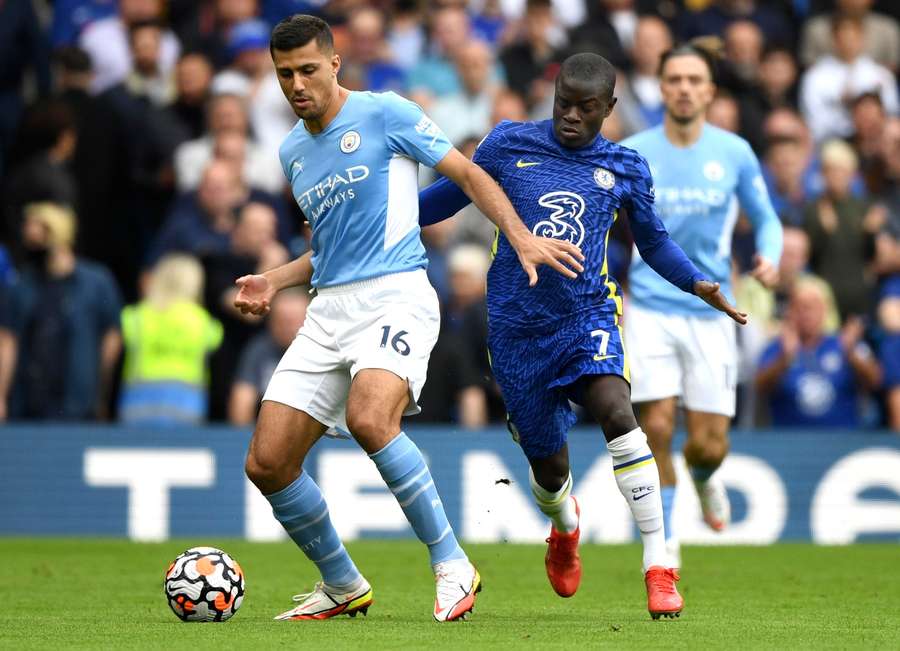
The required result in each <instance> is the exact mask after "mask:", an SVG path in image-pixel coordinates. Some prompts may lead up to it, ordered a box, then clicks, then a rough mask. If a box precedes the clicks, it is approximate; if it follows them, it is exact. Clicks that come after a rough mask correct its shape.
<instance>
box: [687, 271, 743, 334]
mask: <svg viewBox="0 0 900 651" xmlns="http://www.w3.org/2000/svg"><path fill="white" fill-rule="evenodd" d="M694 293H695V294H696V295H697V296H699V297H700V298H702V299H703V300H704V301H706V302H707V303H709V304H710V305H711V306H712V307H714V308H716V309H717V310H719V312H724V313H725V314H727V315H728V316H730V317H731V318H732V319H734V320H735V321H737V322H738V323H740V324H741V325H746V323H747V314H746V313H744V312H739V311H738V309H737V308H736V307H735V306H734V305H732V304H731V303H729V302H728V299H727V298H725V294H723V293H722V292H721V291H720V290H719V283H712V282H710V281H708V280H698V281H697V282H695V283H694Z"/></svg>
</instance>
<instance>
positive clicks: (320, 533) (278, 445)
mask: <svg viewBox="0 0 900 651" xmlns="http://www.w3.org/2000/svg"><path fill="white" fill-rule="evenodd" d="M271 52H272V58H273V60H274V63H275V73H276V75H277V76H278V80H279V83H280V84H281V89H282V91H283V92H284V95H285V97H286V98H287V100H288V101H289V102H290V105H291V107H292V108H293V110H294V113H295V114H296V115H297V116H298V117H299V118H300V122H298V123H297V125H296V126H295V127H294V129H293V130H292V131H291V133H290V134H288V136H287V138H286V139H285V141H284V143H283V144H282V145H281V149H280V152H279V154H280V158H281V163H282V166H283V168H284V173H285V176H287V178H288V180H289V181H290V183H291V187H292V190H293V193H294V197H295V198H296V200H297V203H298V204H299V205H300V208H301V209H302V210H303V213H304V215H305V216H306V218H307V220H308V221H309V223H310V226H311V228H312V246H311V249H312V251H311V254H307V255H304V256H303V257H301V258H299V259H297V260H295V261H293V262H290V263H288V264H286V265H283V266H281V267H277V268H275V269H273V270H271V271H268V272H266V273H264V274H259V275H249V276H244V277H242V278H239V279H238V280H237V284H238V286H239V287H240V291H239V293H238V296H237V298H236V300H235V305H236V306H238V307H239V308H241V309H242V310H243V311H245V312H251V313H254V314H263V313H265V312H266V311H268V306H269V302H270V301H271V299H272V297H273V296H274V295H275V293H276V292H277V291H278V290H280V289H282V288H285V287H289V286H293V285H299V284H305V283H308V282H310V277H311V284H312V286H313V287H314V288H315V290H316V297H315V298H314V299H313V300H312V302H311V303H310V305H309V310H308V318H307V320H306V322H305V324H304V326H303V328H301V330H300V332H299V334H298V336H297V338H296V339H295V340H294V343H293V344H291V346H290V347H289V348H288V350H287V352H286V353H285V355H284V357H283V358H282V360H281V362H280V363H279V365H278V368H277V369H276V370H275V373H274V375H273V377H272V380H271V381H270V383H269V386H268V388H267V390H266V393H265V396H264V397H263V404H262V407H261V409H260V413H259V419H258V421H257V426H256V431H255V432H254V434H253V440H252V441H251V443H250V451H249V454H248V456H247V468H246V470H247V475H248V476H249V478H250V480H251V481H252V482H253V483H254V484H255V485H256V486H257V487H258V488H259V489H260V491H261V492H262V493H263V494H264V495H265V496H266V498H267V499H268V500H269V502H270V503H271V504H272V506H273V510H274V513H275V517H276V518H278V520H279V521H280V522H281V523H282V525H284V527H285V529H287V531H288V533H289V534H291V536H292V538H293V540H294V542H295V543H297V545H298V546H299V547H300V549H302V550H303V552H304V553H305V554H306V555H307V557H308V558H309V559H310V560H312V561H313V562H314V563H315V564H316V565H317V566H318V568H319V570H320V571H321V573H322V581H321V582H320V583H318V584H317V585H316V587H315V589H314V590H313V591H312V592H310V593H309V594H306V595H303V596H302V597H300V598H298V601H299V602H300V603H299V604H298V605H297V606H296V607H295V608H292V609H291V610H289V611H287V612H285V613H283V614H281V615H279V616H278V618H277V619H282V620H301V619H325V618H328V617H333V616H335V615H339V614H341V613H347V614H351V615H352V614H355V613H357V612H360V611H361V612H366V610H367V609H368V607H369V605H370V604H371V603H372V589H371V586H370V585H369V583H368V581H366V579H365V578H363V576H362V574H360V572H359V571H358V570H357V569H356V566H355V565H354V564H353V561H352V560H351V559H350V556H349V555H348V554H347V551H346V550H345V549H344V546H343V544H342V543H341V541H340V539H339V538H338V535H337V532H336V531H335V530H334V527H333V526H332V524H331V520H330V519H329V517H328V507H327V506H326V505H325V501H324V498H323V497H322V494H321V492H320V491H319V488H318V486H316V484H315V482H314V481H313V479H312V478H311V477H310V476H309V475H308V474H306V473H305V472H303V471H302V469H301V468H302V463H303V460H304V458H305V457H306V454H307V452H308V451H309V449H310V448H311V447H312V446H313V445H314V444H315V443H316V441H317V440H318V439H319V438H320V437H321V436H322V435H323V434H325V433H326V432H331V433H334V432H335V431H337V432H349V433H350V434H352V436H353V437H354V438H355V439H356V441H357V442H358V443H359V444H360V446H361V447H362V448H363V449H364V450H365V451H366V452H367V453H368V454H369V455H370V457H371V458H372V461H373V462H374V463H375V466H376V467H377V468H378V471H379V472H380V473H381V476H382V477H383V478H384V480H385V482H386V483H387V485H388V487H389V488H390V489H391V491H392V492H393V493H394V495H395V496H396V498H397V499H398V501H399V502H400V506H401V507H402V509H403V511H404V513H405V515H406V517H407V519H408V520H409V521H410V524H411V525H412V528H413V530H414V531H415V533H416V535H417V536H418V538H419V540H421V541H422V542H423V543H425V544H426V545H427V546H428V551H429V555H430V558H431V564H432V568H433V570H434V573H435V580H436V583H437V598H436V600H435V605H434V618H435V619H436V620H438V621H450V620H455V619H460V618H462V617H464V616H465V615H466V613H468V612H469V611H471V610H472V607H473V605H474V603H475V594H476V593H477V592H478V590H479V589H480V588H481V577H480V576H479V574H478V572H477V571H476V570H475V567H474V566H473V565H472V563H470V562H469V559H468V558H467V557H466V555H465V553H464V552H463V550H462V549H461V548H460V546H459V544H458V543H457V540H456V537H455V536H454V534H453V530H452V528H451V527H450V524H449V522H448V520H447V516H446V514H445V513H444V507H443V505H442V503H441V500H440V497H438V493H437V490H436V488H435V485H434V481H433V480H432V478H431V472H430V471H429V469H428V467H427V466H426V464H425V460H424V458H423V457H422V454H421V453H420V452H419V449H418V448H417V447H416V445H415V444H414V443H413V442H412V440H410V439H409V438H407V437H406V435H405V434H403V432H402V431H401V426H400V422H401V417H402V416H403V415H404V414H406V415H411V414H415V413H418V412H419V407H418V405H417V404H416V401H417V400H418V397H419V393H420V391H421V389H422V384H423V383H424V381H425V373H426V369H427V366H428V357H429V354H430V352H431V349H432V347H433V346H434V344H435V341H436V340H437V336H438V326H439V322H440V315H439V309H438V301H437V296H436V294H435V292H434V289H432V287H431V285H430V284H429V283H428V280H427V276H426V274H425V267H426V265H427V259H426V257H425V250H424V247H423V246H422V242H421V239H420V235H419V226H418V220H417V214H416V212H417V207H416V200H417V174H418V165H419V163H423V164H425V165H428V166H430V167H434V168H435V169H436V170H437V171H438V172H440V173H441V174H443V175H445V176H447V177H449V178H451V179H453V180H454V181H456V183H458V184H459V185H460V186H461V187H462V188H464V189H465V192H466V194H467V196H469V197H471V198H472V200H474V202H475V203H476V204H477V205H478V207H479V208H480V209H481V210H482V211H483V212H484V213H485V214H486V215H487V216H488V217H489V218H490V219H491V220H492V221H494V222H495V223H496V224H497V226H498V227H499V228H500V230H502V231H503V232H504V234H505V235H506V237H507V238H508V241H509V242H511V243H512V246H513V247H514V248H515V251H516V255H518V258H519V260H520V262H521V265H522V267H523V268H524V269H525V271H526V273H527V274H528V277H529V279H530V281H531V283H532V284H533V283H534V282H536V281H537V269H536V267H537V266H538V265H540V264H548V265H550V266H552V267H554V268H555V269H557V270H558V271H559V272H560V273H563V274H565V275H567V276H570V277H576V276H577V274H576V271H581V265H580V263H579V262H578V259H579V258H580V257H581V254H580V251H579V249H578V248H577V247H576V246H574V245H573V244H571V243H568V242H562V241H559V240H552V239H544V238H539V237H535V236H534V235H532V234H531V233H530V232H529V231H528V230H527V229H526V228H525V226H524V225H523V223H522V221H521V220H520V219H519V217H518V215H517V214H516V212H515V210H514V209H513V207H512V205H511V204H510V203H509V200H508V199H507V198H506V196H505V195H504V194H503V192H502V191H501V190H500V189H499V188H498V187H497V185H496V184H495V183H494V181H493V180H492V179H491V178H490V177H489V176H488V175H487V174H485V173H484V171H483V170H482V169H481V168H479V167H478V166H476V165H474V164H473V163H472V162H471V161H469V160H468V159H467V158H466V157H465V156H463V155H462V154H461V153H460V152H459V151H457V150H456V149H454V148H453V147H452V146H451V145H450V142H449V141H448V140H447V138H446V136H445V135H444V134H443V133H442V132H441V130H440V129H439V128H438V127H437V126H436V125H435V124H434V123H433V122H432V121H431V120H430V119H429V118H428V117H427V116H426V115H425V114H424V113H423V112H422V109H421V108H419V107H418V106H417V105H416V104H414V103H412V102H409V101H407V100H405V99H402V98H401V97H399V96H397V95H395V94H394V93H383V94H378V93H367V92H350V91H348V90H347V89H346V88H343V87H341V86H340V85H339V84H338V82H337V75H338V72H339V70H340V67H341V58H340V56H339V55H337V54H335V52H334V46H333V40H332V36H331V30H330V28H329V27H328V25H327V23H325V22H324V21H322V20H320V19H319V18H315V17H313V16H305V15H296V16H293V17H291V18H288V19H285V20H284V21H282V22H281V23H279V24H278V25H277V26H276V27H275V29H274V30H273V31H272V40H271ZM573 269H574V271H573Z"/></svg>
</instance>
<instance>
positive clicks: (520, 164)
mask: <svg viewBox="0 0 900 651" xmlns="http://www.w3.org/2000/svg"><path fill="white" fill-rule="evenodd" d="M532 165H540V163H530V162H526V161H523V160H522V159H521V158H520V159H519V160H517V161H516V167H531V166H532Z"/></svg>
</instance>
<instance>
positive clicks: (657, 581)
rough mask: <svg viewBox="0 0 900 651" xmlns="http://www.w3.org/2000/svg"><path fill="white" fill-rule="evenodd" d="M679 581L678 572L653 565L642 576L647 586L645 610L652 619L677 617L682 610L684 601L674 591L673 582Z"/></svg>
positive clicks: (676, 591)
mask: <svg viewBox="0 0 900 651" xmlns="http://www.w3.org/2000/svg"><path fill="white" fill-rule="evenodd" d="M679 579H681V577H680V576H678V571H677V570H673V569H669V568H666V567H661V566H659V565H653V566H651V567H650V569H649V570H647V573H646V574H645V575H644V583H645V584H646V585H647V610H649V611H650V616H651V617H652V618H653V619H659V618H660V617H670V618H671V617H678V616H679V615H680V614H681V609H682V608H684V599H682V598H681V595H680V594H678V590H676V589H675V582H676V581H678V580H679Z"/></svg>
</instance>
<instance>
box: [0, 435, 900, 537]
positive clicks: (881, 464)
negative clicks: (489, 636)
mask: <svg viewBox="0 0 900 651" xmlns="http://www.w3.org/2000/svg"><path fill="white" fill-rule="evenodd" d="M408 433H409V435H410V436H411V437H412V438H413V439H414V440H415V441H416V443H417V444H418V445H419V447H420V448H421V449H422V451H423V452H424V454H425V455H426V457H427V458H428V461H429V463H430V465H431V467H432V472H433V475H434V478H435V482H436V484H437V486H438V490H439V491H440V493H441V497H442V499H443V502H444V505H445V507H446V510H447V514H448V516H449V517H450V520H451V522H452V523H453V525H454V527H455V528H456V530H457V532H458V533H459V534H460V536H461V537H462V538H464V539H466V540H469V541H479V542H491V541H509V542H540V541H543V539H544V538H545V537H546V535H547V523H546V520H545V518H544V517H543V516H542V515H541V513H540V512H538V511H537V509H536V508H535V507H534V506H533V504H532V501H531V496H530V492H529V489H528V475H527V466H526V464H525V461H524V457H523V456H522V454H521V452H520V451H519V449H518V448H517V447H516V445H515V444H514V443H513V442H512V441H511V440H510V437H509V435H508V434H507V433H506V431H505V430H504V429H502V428H492V429H487V430H484V431H479V432H464V431H459V430H456V429H453V428H449V427H434V428H429V427H417V428H413V429H411V430H409V432H408ZM249 437H250V433H249V431H246V430H241V429H232V428H226V427H209V428H184V429H181V428H175V429H165V430H163V429H159V430H147V429H139V428H122V427H112V426H98V425H90V426H69V425H66V426H35V427H31V426H5V427H2V428H0V535H84V536H88V535H90V536H96V535H100V536H117V537H129V538H131V539H134V540H164V539H166V538H168V537H170V536H179V537H200V536H241V537H246V538H248V539H251V540H277V539H280V538H282V537H283V536H284V534H283V532H282V531H281V529H280V527H279V525H278V523H277V522H276V521H275V520H274V518H273V517H272V515H271V509H270V508H269V506H268V503H267V502H266V501H265V499H263V498H262V497H261V496H260V495H259V494H258V492H257V491H256V489H255V488H254V487H253V486H252V485H251V484H250V483H249V482H248V481H247V480H246V478H245V476H244V473H243V464H244V456H245V454H246V448H247V443H248V440H249ZM569 449H570V453H571V457H572V461H573V474H574V476H575V493H576V494H577V495H578V496H579V499H580V502H581V505H582V532H583V533H582V535H583V539H585V540H591V541H595V542H628V541H631V540H634V539H636V531H635V528H634V525H633V523H632V521H631V517H630V513H629V511H628V507H627V505H626V503H625V502H624V500H623V499H622V497H621V495H620V494H619V492H618V489H617V488H616V485H615V481H614V479H613V475H612V469H611V464H610V460H609V456H608V455H607V453H606V450H605V445H604V443H603V440H602V437H601V436H600V434H599V432H597V431H591V430H577V431H574V432H572V434H571V436H570V443H569ZM676 465H677V471H678V473H679V476H680V478H681V480H682V481H681V483H680V486H681V488H680V489H679V492H678V496H677V498H676V504H675V525H674V526H675V527H676V528H677V530H678V532H679V536H680V537H681V539H682V540H683V541H684V542H688V543H708V544H738V543H740V544H768V543H772V542H775V541H779V540H798V541H803V540H811V541H814V542H817V543H823V544H844V543H851V542H856V541H862V540H873V539H879V540H900V438H898V437H896V436H893V435H891V434H887V433H883V434H879V433H860V432H854V431H837V432H823V431H816V432H796V431H784V430H782V431H765V432H754V433H735V434H734V435H733V437H732V452H731V454H730V455H729V457H728V459H727V461H726V463H725V464H724V465H723V466H722V468H721V469H720V471H719V473H720V476H721V477H722V479H723V481H724V482H725V484H726V486H727V487H728V489H729V495H730V496H731V500H732V504H733V517H734V521H733V524H732V526H731V527H730V528H729V529H728V530H727V531H726V532H724V533H722V534H716V533H713V532H711V531H709V530H708V529H706V527H705V526H704V525H703V523H702V520H701V518H700V512H699V504H698V502H697V498H696V495H695V494H694V492H693V489H692V487H691V484H690V482H689V480H688V478H687V471H686V468H685V467H684V463H683V461H682V460H681V459H680V458H678V459H677V464H676ZM306 470H307V471H308V472H309V473H310V474H311V475H313V476H314V477H315V478H316V481H317V482H318V483H319V485H320V486H321V488H322V490H323V492H324V493H325V495H326V498H327V499H328V502H329V506H330V511H331V516H332V519H333V521H334V523H335V526H336V528H337V529H338V531H339V532H340V533H341V535H342V536H343V537H344V538H345V539H348V540H352V539H354V538H360V537H399V536H410V535H412V532H411V530H410V529H409V526H408V525H407V523H406V520H405V519H404V517H403V513H402V511H401V510H400V508H399V507H398V506H397V504H396V502H395V501H394V498H393V496H392V495H391V494H390V492H388V491H387V489H386V488H385V486H384V484H383V483H382V481H381V478H380V476H379V475H378V472H377V470H376V469H375V466H374V464H373V463H372V462H371V461H370V460H369V458H368V457H367V456H366V455H365V454H364V453H363V452H362V451H361V450H360V449H359V448H358V447H357V446H356V445H355V444H354V443H353V442H352V441H346V440H333V439H327V440H323V441H322V442H321V443H320V444H319V445H317V446H316V447H315V448H314V450H313V452H312V453H311V454H310V456H309V458H308V459H307V462H306Z"/></svg>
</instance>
